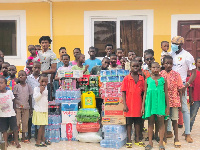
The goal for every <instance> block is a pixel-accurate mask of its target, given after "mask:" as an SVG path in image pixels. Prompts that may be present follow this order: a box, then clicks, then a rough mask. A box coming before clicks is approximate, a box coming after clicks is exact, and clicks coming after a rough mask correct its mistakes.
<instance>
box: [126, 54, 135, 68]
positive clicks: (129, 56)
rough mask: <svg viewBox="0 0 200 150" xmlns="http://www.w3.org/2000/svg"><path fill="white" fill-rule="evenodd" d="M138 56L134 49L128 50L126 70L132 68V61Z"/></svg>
mask: <svg viewBox="0 0 200 150" xmlns="http://www.w3.org/2000/svg"><path fill="white" fill-rule="evenodd" d="M135 57H136V54H135V52H134V51H129V52H128V61H127V62H126V64H125V70H130V62H131V61H132V60H133V59H134V58H135Z"/></svg>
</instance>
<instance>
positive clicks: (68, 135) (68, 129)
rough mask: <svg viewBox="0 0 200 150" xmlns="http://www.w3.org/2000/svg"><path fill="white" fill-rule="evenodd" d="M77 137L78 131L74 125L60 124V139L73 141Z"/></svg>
mask: <svg viewBox="0 0 200 150" xmlns="http://www.w3.org/2000/svg"><path fill="white" fill-rule="evenodd" d="M77 135H78V131H77V130H76V125H75V124H71V123H67V124H64V123H62V124H61V138H62V139H66V140H67V141H74V140H76V137H77Z"/></svg>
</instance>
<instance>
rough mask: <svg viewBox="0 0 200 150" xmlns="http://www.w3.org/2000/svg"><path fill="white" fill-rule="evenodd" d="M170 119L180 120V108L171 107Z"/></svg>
mask: <svg viewBox="0 0 200 150" xmlns="http://www.w3.org/2000/svg"><path fill="white" fill-rule="evenodd" d="M169 119H171V120H178V107H170V110H169Z"/></svg>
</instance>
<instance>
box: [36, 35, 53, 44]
mask: <svg viewBox="0 0 200 150" xmlns="http://www.w3.org/2000/svg"><path fill="white" fill-rule="evenodd" d="M45 40H47V41H49V44H51V42H52V40H51V38H50V37H49V36H42V37H41V38H40V39H39V43H40V44H41V42H42V41H45Z"/></svg>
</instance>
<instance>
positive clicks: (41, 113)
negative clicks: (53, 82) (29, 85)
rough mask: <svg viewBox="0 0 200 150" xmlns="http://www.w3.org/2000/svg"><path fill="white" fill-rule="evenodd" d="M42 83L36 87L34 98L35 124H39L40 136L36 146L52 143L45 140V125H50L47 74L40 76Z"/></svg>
mask: <svg viewBox="0 0 200 150" xmlns="http://www.w3.org/2000/svg"><path fill="white" fill-rule="evenodd" d="M39 83H40V85H39V86H38V87H35V88H34V92H33V98H34V99H35V105H34V111H33V124H34V125H39V126H40V128H39V130H38V136H37V141H36V144H35V146H36V147H47V145H50V144H51V142H50V141H46V140H45V137H44V135H45V125H48V91H47V83H48V77H47V75H45V74H42V75H40V77H39Z"/></svg>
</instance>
